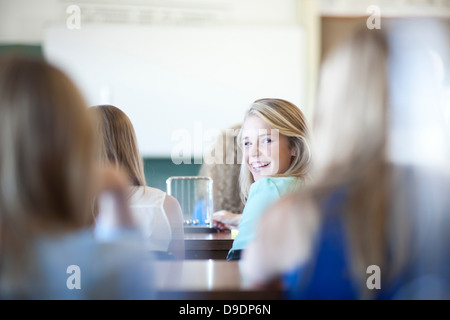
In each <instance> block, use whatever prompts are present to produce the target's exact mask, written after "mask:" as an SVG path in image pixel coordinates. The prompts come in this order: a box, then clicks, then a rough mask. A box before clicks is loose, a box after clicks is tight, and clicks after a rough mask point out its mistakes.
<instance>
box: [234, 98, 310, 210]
mask: <svg viewBox="0 0 450 320" xmlns="http://www.w3.org/2000/svg"><path fill="white" fill-rule="evenodd" d="M249 116H257V117H259V118H261V119H262V120H264V121H266V122H267V123H268V124H269V125H270V126H271V127H272V128H273V129H276V130H279V133H280V134H283V135H285V136H286V137H287V139H288V143H289V146H290V147H291V148H294V150H295V151H296V152H295V155H294V156H293V158H292V160H291V164H290V166H289V168H288V169H287V170H286V171H285V172H283V173H280V174H277V175H276V176H281V177H288V176H292V177H296V178H298V179H299V181H300V182H301V183H304V182H306V181H308V180H309V170H310V166H311V161H312V150H311V145H310V130H309V125H308V123H307V121H306V117H305V116H304V114H303V113H302V111H301V110H300V109H299V108H298V107H297V106H296V105H294V104H293V103H291V102H289V101H286V100H282V99H259V100H256V101H255V102H253V104H252V105H251V106H250V108H249V109H248V110H247V112H246V113H245V117H244V122H245V120H246V119H247V118H248V117H249ZM241 134H242V130H241V132H240V133H239V136H238V141H239V146H240V147H242V146H241V143H242V137H241ZM253 182H255V181H254V179H253V175H252V174H251V172H250V170H249V169H248V168H247V166H246V165H245V163H244V161H242V165H241V172H240V176H239V185H240V196H241V200H242V202H244V203H245V202H246V201H247V197H248V192H249V190H250V186H251V184H252V183H253Z"/></svg>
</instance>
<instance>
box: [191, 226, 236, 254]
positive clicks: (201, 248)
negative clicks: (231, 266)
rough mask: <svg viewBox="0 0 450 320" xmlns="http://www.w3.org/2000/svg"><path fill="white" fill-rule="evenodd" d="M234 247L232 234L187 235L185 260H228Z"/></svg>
mask: <svg viewBox="0 0 450 320" xmlns="http://www.w3.org/2000/svg"><path fill="white" fill-rule="evenodd" d="M232 245H233V239H232V238H231V233H230V232H218V233H185V234H184V246H185V259H221V260H223V259H226V257H227V254H228V251H229V250H230V249H231V246H232Z"/></svg>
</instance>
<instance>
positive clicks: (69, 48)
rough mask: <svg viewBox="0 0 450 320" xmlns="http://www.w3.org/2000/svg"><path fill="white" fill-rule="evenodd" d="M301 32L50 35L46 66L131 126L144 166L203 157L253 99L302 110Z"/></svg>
mask: <svg viewBox="0 0 450 320" xmlns="http://www.w3.org/2000/svg"><path fill="white" fill-rule="evenodd" d="M305 43H306V42H305V34H304V30H303V29H302V28H301V27H300V26H271V27H261V26H232V27H230V26H207V27H206V26H191V27H186V26H183V27H181V26H142V25H87V26H86V25H82V27H81V29H79V30H76V29H74V30H70V29H68V28H66V27H65V26H49V27H48V28H47V29H46V32H45V38H44V42H43V52H44V56H45V58H46V59H47V60H48V61H49V62H50V63H53V64H54V65H56V66H58V67H59V68H61V69H62V70H63V71H65V72H66V73H67V74H68V75H69V76H70V77H71V78H72V80H73V81H74V82H75V84H76V85H77V86H78V88H79V89H80V90H81V92H82V94H83V95H84V97H85V99H86V101H87V103H88V105H97V104H103V103H109V104H113V105H115V106H117V107H119V108H120V109H122V110H123V111H124V112H125V113H126V114H127V115H128V116H129V117H130V119H131V121H132V123H133V125H134V127H135V131H136V135H137V139H138V145H139V149H140V151H141V153H142V155H143V157H156V158H159V157H163V158H166V157H172V158H173V156H174V154H179V155H180V156H181V154H182V156H183V157H184V158H186V157H187V156H189V157H190V156H192V157H195V158H201V157H202V155H203V152H204V150H205V149H206V148H207V146H208V145H209V144H210V143H211V142H212V140H213V139H214V136H215V134H217V133H218V132H219V131H220V130H223V129H226V128H228V127H230V126H232V125H234V124H236V123H239V122H241V121H242V119H243V116H244V112H245V110H246V109H247V108H248V106H249V105H250V104H251V102H253V101H254V100H256V99H260V98H269V97H270V98H283V99H286V100H289V101H291V102H293V103H295V104H296V105H297V106H299V107H300V108H302V106H304V105H305V102H306V99H305V76H306V72H305V70H306V50H305Z"/></svg>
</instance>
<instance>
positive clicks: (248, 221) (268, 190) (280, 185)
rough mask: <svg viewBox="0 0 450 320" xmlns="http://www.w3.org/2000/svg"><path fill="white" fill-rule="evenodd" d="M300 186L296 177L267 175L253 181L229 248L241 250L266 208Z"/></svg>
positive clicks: (254, 231)
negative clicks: (237, 231)
mask: <svg viewBox="0 0 450 320" xmlns="http://www.w3.org/2000/svg"><path fill="white" fill-rule="evenodd" d="M299 187H300V180H299V179H298V178H296V177H267V178H261V179H259V180H258V181H256V182H254V183H253V184H252V185H251V187H250V190H249V194H248V198H247V203H246V204H245V207H244V211H243V212H242V218H241V222H240V223H239V233H238V234H237V236H236V238H235V239H234V242H233V247H232V248H231V250H243V249H245V248H246V247H247V244H248V243H250V242H251V241H252V240H253V239H254V237H255V235H256V231H257V226H258V222H259V220H260V219H261V217H262V215H263V213H264V212H265V211H266V209H267V208H268V207H269V206H270V205H271V204H272V203H274V202H276V201H277V200H279V199H280V198H281V197H282V196H284V195H286V194H288V193H290V192H293V191H295V190H296V189H298V188H299Z"/></svg>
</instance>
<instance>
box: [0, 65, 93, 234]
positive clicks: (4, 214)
mask: <svg viewBox="0 0 450 320" xmlns="http://www.w3.org/2000/svg"><path fill="white" fill-rule="evenodd" d="M92 138H93V131H92V122H91V119H90V117H89V115H88V113H87V110H86V104H85V101H84V99H83V97H82V95H81V94H80V92H79V91H78V89H77V88H76V87H75V85H74V84H73V83H72V81H71V80H70V79H69V78H68V77H67V76H66V75H65V74H64V73H63V72H61V71H60V70H58V69H57V68H55V67H53V66H51V65H49V64H48V63H46V62H44V61H41V60H29V59H25V58H19V57H9V58H4V59H3V60H2V61H1V62H0V232H1V233H2V237H3V240H5V232H6V230H10V231H11V234H15V235H17V237H20V235H18V234H21V233H22V232H23V234H22V236H23V235H26V237H28V236H30V235H32V234H33V233H34V232H40V231H47V230H52V231H55V230H65V229H76V228H80V227H83V226H86V225H87V224H89V223H92V215H91V205H92V196H93V188H94V186H93V183H94V182H93V181H94V180H93V179H95V177H94V175H93V172H94V159H95V158H94V146H93V143H92ZM11 234H10V235H11Z"/></svg>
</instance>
